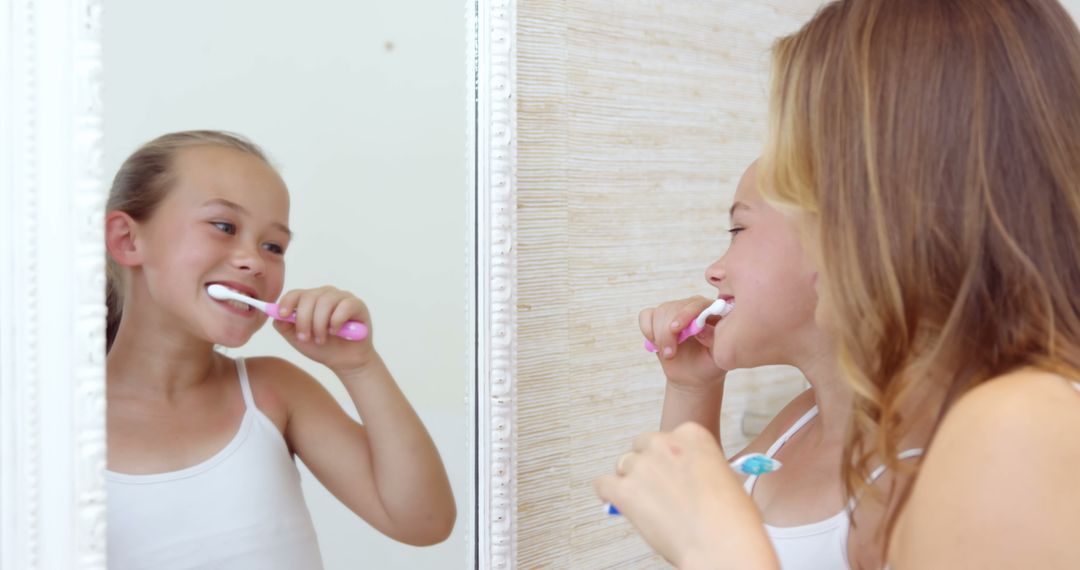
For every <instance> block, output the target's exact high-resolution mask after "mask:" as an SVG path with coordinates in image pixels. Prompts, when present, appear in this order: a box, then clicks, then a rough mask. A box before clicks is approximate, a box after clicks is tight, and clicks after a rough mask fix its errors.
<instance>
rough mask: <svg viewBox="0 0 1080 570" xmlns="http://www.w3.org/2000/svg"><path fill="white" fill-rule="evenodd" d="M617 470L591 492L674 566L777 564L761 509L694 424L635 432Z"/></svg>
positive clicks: (710, 438) (706, 434)
mask: <svg viewBox="0 0 1080 570" xmlns="http://www.w3.org/2000/svg"><path fill="white" fill-rule="evenodd" d="M615 471H616V473H615V475H605V476H603V477H601V478H599V479H597V480H596V481H595V482H594V487H595V488H596V493H597V495H599V496H600V498H601V499H602V500H605V501H608V502H610V503H611V504H613V505H615V507H616V508H617V509H618V510H619V512H620V513H621V514H622V516H623V517H625V518H626V519H627V520H628V521H629V522H630V524H632V525H634V528H636V529H637V531H638V532H639V533H641V536H642V538H644V539H645V541H646V542H648V543H649V545H650V546H652V547H653V549H655V550H656V551H657V552H658V553H659V554H661V555H662V556H663V557H664V558H666V559H667V560H668V561H669V562H671V563H672V564H674V565H675V566H676V567H677V568H681V569H684V570H691V569H698V568H701V569H704V568H709V569H712V568H756V569H768V568H779V564H778V563H777V561H776V555H775V553H774V552H773V550H772V546H771V544H770V543H769V539H768V537H767V536H766V535H765V529H764V524H763V521H762V519H761V514H760V513H759V512H758V510H757V508H756V507H755V506H754V503H753V502H752V501H751V500H750V497H749V495H747V494H746V492H745V491H744V490H743V488H742V485H741V484H740V483H739V480H738V479H737V478H736V476H735V473H734V471H733V470H732V469H731V467H730V466H729V465H728V462H727V459H725V458H724V455H723V453H722V452H721V451H720V448H719V446H718V445H717V443H716V439H715V438H714V437H713V436H712V434H710V433H709V432H708V430H706V429H705V428H703V427H701V426H700V425H698V424H696V423H693V422H687V423H685V424H682V425H680V426H679V427H677V428H675V429H674V430H673V431H671V432H666V433H646V434H643V435H641V436H639V437H638V438H637V439H635V440H634V451H632V452H630V453H626V454H624V455H622V456H621V457H619V460H618V463H617V465H616V468H615Z"/></svg>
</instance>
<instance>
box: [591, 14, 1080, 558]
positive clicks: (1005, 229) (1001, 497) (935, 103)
mask: <svg viewBox="0 0 1080 570" xmlns="http://www.w3.org/2000/svg"><path fill="white" fill-rule="evenodd" d="M773 85H774V89H773V94H772V105H773V112H772V119H773V120H772V124H773V130H772V135H771V141H770V149H769V152H768V153H767V154H766V160H765V161H764V162H765V166H764V168H763V170H765V171H767V172H768V173H769V175H770V180H771V181H772V183H771V184H770V185H768V187H769V188H771V189H772V190H771V193H772V194H773V195H774V196H775V197H776V198H777V199H778V200H780V201H781V202H783V203H786V204H788V205H790V206H792V207H793V208H795V210H796V211H797V212H799V218H800V219H801V223H802V224H803V226H804V229H805V230H806V231H805V234H806V236H807V243H808V245H809V248H808V249H809V250H810V251H811V252H812V254H813V255H814V256H815V257H817V258H818V259H820V260H821V263H819V266H820V267H821V268H822V273H821V276H820V278H819V282H818V289H819V291H820V293H821V303H820V304H819V307H818V321H819V322H822V323H823V324H824V325H825V326H826V328H828V329H829V330H830V331H832V332H834V334H835V336H836V338H837V340H838V346H839V357H840V362H841V365H842V367H843V369H844V371H845V375H846V377H847V379H848V380H849V381H850V383H851V385H852V386H853V388H854V393H855V397H854V406H853V421H852V424H851V431H850V434H849V436H848V441H847V445H846V450H845V454H844V462H843V464H842V465H843V468H844V471H845V475H846V476H847V477H846V479H847V484H848V487H849V494H854V495H857V494H859V493H863V497H864V501H866V500H872V501H873V502H875V503H877V504H879V505H881V508H882V510H883V513H884V515H885V517H886V524H885V525H884V526H883V528H885V529H888V530H889V534H888V536H887V538H888V540H887V541H886V543H885V548H884V550H885V554H887V558H886V560H887V563H886V566H891V568H894V569H896V570H903V569H922V568H1080V549H1077V548H1076V536H1077V534H1078V533H1080V508H1077V506H1078V505H1080V485H1077V484H1076V474H1077V473H1078V472H1080V253H1078V250H1077V244H1078V243H1080V193H1078V187H1080V97H1078V96H1077V93H1080V31H1078V30H1077V28H1076V25H1075V24H1074V23H1073V20H1072V18H1071V17H1070V16H1069V14H1068V13H1067V12H1066V11H1065V10H1064V9H1063V8H1062V7H1061V5H1059V4H1058V3H1057V2H1056V1H1054V0H948V1H945V0H915V1H911V2H894V1H890V0H843V1H838V2H833V3H830V4H828V5H827V6H825V7H824V8H823V9H822V10H821V11H820V12H819V13H818V14H817V15H816V16H815V17H814V18H813V20H811V22H810V23H809V24H807V25H806V26H805V27H804V28H803V29H802V30H800V31H799V32H798V33H796V34H795V35H793V36H791V37H788V38H784V39H782V40H781V41H780V42H779V43H778V44H777V47H776V50H775V56H774V83H773ZM912 442H920V443H921V442H925V443H928V444H929V446H928V449H927V454H926V456H925V459H924V460H922V465H921V466H920V468H919V473H918V477H917V478H905V479H902V480H899V481H897V482H896V484H895V485H893V486H890V487H887V488H885V489H875V488H874V487H869V488H868V487H867V486H866V485H865V483H863V482H862V481H863V479H862V477H863V476H864V475H865V474H866V472H867V470H868V469H869V466H870V465H872V463H873V462H875V461H878V460H880V461H883V462H885V463H886V464H889V465H890V467H895V468H897V469H902V468H903V467H904V465H901V464H900V463H899V462H898V461H896V460H895V459H893V457H894V455H893V454H894V451H895V450H897V449H902V448H904V447H906V446H907V445H910V444H911V443H912ZM635 449H636V450H637V452H636V453H635V454H634V459H635V460H634V461H633V463H634V469H632V471H631V472H630V473H628V474H627V475H626V476H623V477H606V478H603V479H601V480H600V481H598V483H597V487H598V491H599V493H600V495H601V497H602V498H604V499H606V500H610V501H613V502H615V503H616V504H618V505H619V507H620V509H621V510H622V511H623V513H624V514H625V515H626V516H627V517H628V518H630V519H631V520H632V521H633V522H634V523H635V525H637V527H638V529H639V530H640V531H641V532H642V534H643V535H644V536H645V538H646V539H647V540H648V541H649V542H650V543H651V544H652V545H653V546H655V547H656V548H657V549H658V550H659V551H660V552H662V553H663V554H664V555H665V556H666V557H668V558H669V559H670V560H672V561H674V562H675V563H676V564H677V565H679V566H680V567H681V568H725V567H727V568H775V567H777V565H778V564H777V559H776V555H775V552H774V551H773V550H772V549H771V547H770V545H769V542H768V539H767V537H766V536H765V534H764V532H762V531H761V529H760V526H759V521H760V520H761V518H760V514H759V513H758V512H757V511H756V509H755V508H754V506H753V504H752V503H751V502H750V501H749V500H748V499H747V498H746V496H745V493H743V492H742V490H741V489H740V488H739V484H738V480H737V479H736V478H735V477H734V475H733V474H732V473H731V470H730V468H728V467H727V466H726V465H725V461H724V458H723V456H722V455H721V454H720V453H719V450H718V449H717V447H716V445H715V443H713V442H712V441H711V438H710V436H709V434H708V433H707V432H705V430H703V429H701V428H699V427H695V426H694V425H693V424H685V426H681V427H679V428H678V429H676V430H675V431H674V432H672V433H669V434H647V435H645V436H642V437H641V438H639V439H638V441H636V442H635ZM879 458H880V459H879ZM875 491H877V492H875Z"/></svg>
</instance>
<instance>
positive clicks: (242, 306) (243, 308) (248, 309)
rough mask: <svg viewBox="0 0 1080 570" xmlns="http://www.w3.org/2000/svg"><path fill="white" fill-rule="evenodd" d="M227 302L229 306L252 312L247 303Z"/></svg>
mask: <svg viewBox="0 0 1080 570" xmlns="http://www.w3.org/2000/svg"><path fill="white" fill-rule="evenodd" d="M225 302H226V303H228V304H229V306H232V307H235V308H237V309H240V310H241V311H250V310H251V307H250V306H248V305H247V304H246V303H241V302H240V301H232V300H229V301H225Z"/></svg>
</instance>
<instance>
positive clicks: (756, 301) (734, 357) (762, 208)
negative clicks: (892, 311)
mask: <svg viewBox="0 0 1080 570" xmlns="http://www.w3.org/2000/svg"><path fill="white" fill-rule="evenodd" d="M755 169H756V163H755V164H753V165H751V166H750V167H749V168H748V169H747V170H746V172H745V174H744V175H743V178H742V180H740V181H739V186H738V188H737V190H736V192H735V201H734V204H733V206H732V208H731V229H730V232H731V245H730V246H728V250H727V251H726V252H725V253H724V255H723V256H722V257H721V258H720V259H718V260H716V262H714V263H713V264H712V265H710V266H709V267H708V269H706V271H705V278H706V280H707V281H708V282H709V284H710V285H712V286H714V287H716V289H717V291H718V295H717V296H718V297H719V298H722V299H727V300H729V301H733V302H734V303H735V309H734V310H733V311H732V312H731V313H730V314H729V315H728V316H727V317H724V318H723V319H722V320H720V321H719V322H718V323H716V326H715V328H713V329H707V330H706V331H705V332H704V333H702V335H703V336H702V337H701V338H702V340H706V341H708V340H710V339H709V338H708V336H706V335H709V334H710V333H711V335H712V338H711V344H712V354H713V358H714V360H715V361H716V363H717V365H718V366H720V367H721V368H723V369H725V370H733V369H735V368H750V367H754V366H762V365H766V364H795V363H796V362H797V361H798V360H799V359H800V357H801V356H803V355H804V353H809V352H811V351H813V350H817V348H816V347H817V346H820V345H819V344H817V343H818V342H819V341H820V338H819V335H821V334H823V333H822V332H821V330H820V329H819V328H818V327H817V326H816V325H815V322H814V310H815V307H816V305H817V295H816V293H815V290H814V285H815V279H816V274H817V269H816V268H815V266H814V264H813V262H812V261H811V259H810V257H809V256H807V255H806V253H805V252H804V250H803V247H802V242H801V239H800V235H799V230H798V227H797V225H796V223H795V222H794V220H792V219H791V218H790V217H789V216H787V215H785V214H783V213H781V212H780V211H778V210H776V209H775V208H773V207H772V206H770V205H769V204H768V203H767V202H766V201H765V199H764V198H763V197H762V196H761V194H760V193H759V192H758V189H757V180H756V175H755ZM807 355H809V354H807Z"/></svg>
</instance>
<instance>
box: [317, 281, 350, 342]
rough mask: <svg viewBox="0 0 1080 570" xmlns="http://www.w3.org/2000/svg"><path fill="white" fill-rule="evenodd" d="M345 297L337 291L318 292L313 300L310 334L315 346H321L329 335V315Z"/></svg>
mask: <svg viewBox="0 0 1080 570" xmlns="http://www.w3.org/2000/svg"><path fill="white" fill-rule="evenodd" d="M345 295H346V293H343V292H341V291H337V290H323V291H320V292H319V294H318V296H317V297H316V298H315V304H314V306H313V307H312V313H311V334H312V336H313V337H314V339H315V344H323V343H324V342H326V337H327V336H328V335H329V334H330V315H332V314H333V313H334V309H336V308H337V306H338V304H339V303H340V302H341V301H342V298H343V297H344V296H345Z"/></svg>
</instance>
